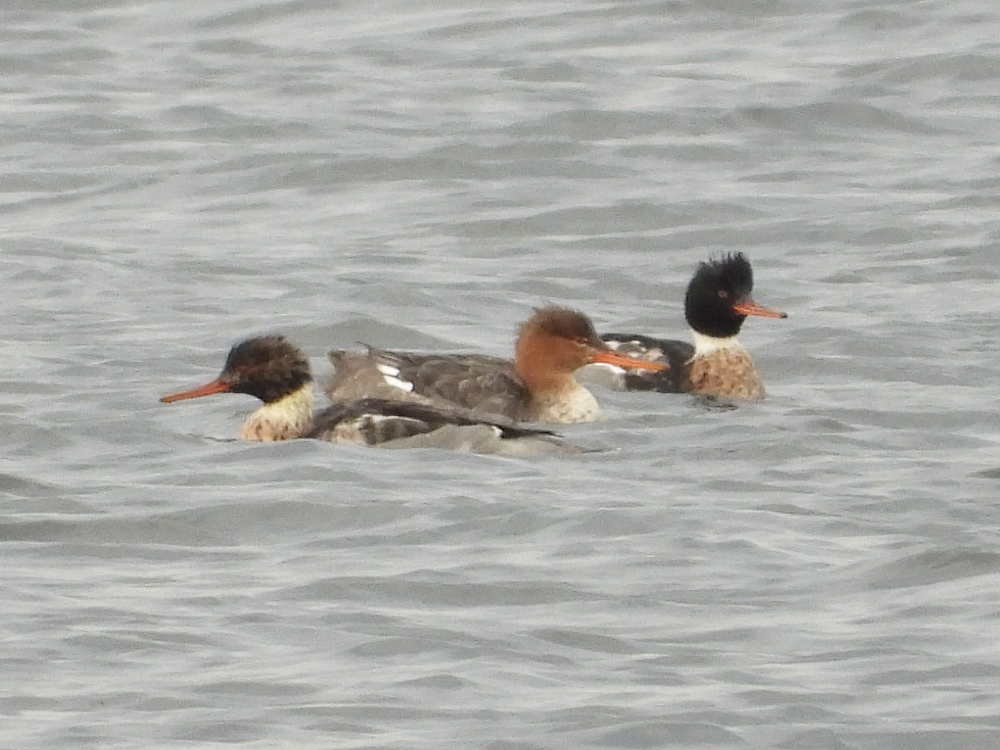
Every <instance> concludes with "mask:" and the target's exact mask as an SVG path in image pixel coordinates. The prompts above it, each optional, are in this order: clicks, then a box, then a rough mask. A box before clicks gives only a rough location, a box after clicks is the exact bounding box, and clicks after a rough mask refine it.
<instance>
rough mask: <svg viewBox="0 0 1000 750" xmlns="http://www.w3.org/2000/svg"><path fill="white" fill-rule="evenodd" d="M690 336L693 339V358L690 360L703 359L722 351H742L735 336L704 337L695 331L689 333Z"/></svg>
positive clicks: (741, 346)
mask: <svg viewBox="0 0 1000 750" xmlns="http://www.w3.org/2000/svg"><path fill="white" fill-rule="evenodd" d="M691 335H692V336H693V337H694V357H692V359H694V358H696V357H704V356H705V355H708V354H712V353H713V352H717V351H721V350H723V349H735V350H737V351H739V350H742V349H743V345H742V344H741V343H740V342H739V340H738V339H737V337H736V336H729V337H726V338H717V337H716V336H706V335H705V334H703V333H698V332H697V331H691Z"/></svg>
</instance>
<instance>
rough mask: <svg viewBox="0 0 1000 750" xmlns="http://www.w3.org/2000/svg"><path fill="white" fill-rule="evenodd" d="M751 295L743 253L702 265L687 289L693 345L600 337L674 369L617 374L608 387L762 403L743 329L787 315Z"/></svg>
mask: <svg viewBox="0 0 1000 750" xmlns="http://www.w3.org/2000/svg"><path fill="white" fill-rule="evenodd" d="M752 291H753V270H752V268H751V267H750V262H749V261H748V260H747V259H746V257H745V256H744V255H743V254H742V253H736V254H733V255H730V256H727V257H725V258H722V259H720V260H715V261H709V262H707V263H702V264H701V265H700V266H699V267H698V270H697V271H696V273H695V275H694V277H693V278H692V279H691V283H690V284H689V285H688V289H687V295H686V297H685V301H684V314H685V318H686V319H687V322H688V325H689V326H690V327H691V332H692V338H693V340H694V344H690V343H688V342H686V341H677V340H673V339H658V338H653V337H650V336H642V335H637V334H620V333H609V334H605V335H603V336H602V337H601V338H602V339H603V340H604V342H605V343H606V344H607V345H608V346H609V347H610V348H611V349H614V350H615V351H616V352H618V353H620V354H623V355H625V356H628V357H635V358H637V359H646V360H649V361H650V362H664V363H667V364H669V365H670V369H669V370H665V371H661V372H641V371H635V372H626V371H617V372H616V373H615V376H614V377H613V378H612V379H611V381H610V382H609V385H611V387H616V388H619V389H621V390H635V391H638V390H643V391H661V392H665V393H694V394H698V395H702V396H711V397H714V398H721V399H734V400H745V401H759V400H761V399H763V398H764V396H765V391H764V383H763V381H762V380H761V377H760V375H759V374H758V372H757V368H756V366H755V365H754V362H753V359H752V358H751V357H750V354H749V352H747V350H746V349H745V348H744V347H743V345H742V344H740V342H739V339H738V336H739V332H740V328H741V327H742V325H743V321H744V320H746V318H747V316H748V315H759V316H761V317H766V318H786V317H788V316H787V314H786V313H783V312H779V311H777V310H772V309H770V308H767V307H764V306H762V305H759V304H757V303H756V302H754V300H753V298H752V296H751V292H752ZM605 382H608V381H607V379H605Z"/></svg>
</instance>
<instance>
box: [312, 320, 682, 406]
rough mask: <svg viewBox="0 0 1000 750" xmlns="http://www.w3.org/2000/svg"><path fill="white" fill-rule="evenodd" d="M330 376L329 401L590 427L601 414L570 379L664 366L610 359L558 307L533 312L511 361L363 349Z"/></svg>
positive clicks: (589, 327)
mask: <svg viewBox="0 0 1000 750" xmlns="http://www.w3.org/2000/svg"><path fill="white" fill-rule="evenodd" d="M329 358H330V361H331V362H332V363H333V366H334V369H335V373H334V376H333V378H332V379H331V380H330V381H329V382H328V383H327V387H326V391H327V394H328V395H329V397H330V399H331V400H332V401H341V400H351V399H354V398H361V397H379V398H388V399H398V400H406V401H417V402H421V403H426V404H435V405H451V406H460V407H462V408H466V409H472V410H474V411H475V412H477V413H479V414H489V415H491V417H493V418H495V417H497V416H499V417H503V418H504V419H507V420H510V421H512V422H544V423H550V424H574V423H580V422H592V421H594V420H596V419H598V418H599V417H600V416H601V409H600V406H599V405H598V403H597V399H596V398H595V397H594V395H593V393H591V392H590V391H589V390H588V389H586V388H584V387H583V386H582V385H580V384H579V383H578V382H577V381H576V380H575V379H574V377H573V373H574V372H575V371H576V370H578V369H579V368H581V367H583V366H585V365H587V364H590V363H596V362H601V363H605V364H610V365H615V366H618V367H621V368H638V369H642V370H649V371H652V372H660V371H663V370H666V369H667V367H668V366H669V365H668V364H667V363H666V362H662V361H650V360H648V359H637V358H634V357H630V356H626V355H624V354H622V353H619V352H615V351H613V350H612V349H611V347H609V346H608V344H606V343H605V342H603V341H601V339H600V338H599V337H598V335H597V331H596V330H595V328H594V325H593V323H592V322H591V321H590V318H588V317H587V316H586V315H584V314H583V313H581V312H579V311H577V310H571V309H568V308H564V307H556V306H546V307H542V308H539V309H536V310H535V311H534V313H533V314H532V315H531V317H530V318H528V320H527V321H525V322H524V323H523V324H522V325H521V327H520V331H519V333H518V336H517V342H516V344H515V348H514V359H513V360H507V359H503V358H500V357H492V356H485V355H478V354H424V353H415V352H406V351H390V350H386V349H377V348H375V347H370V346H369V347H368V348H367V351H364V352H357V351H347V350H342V349H335V350H333V351H331V352H330V353H329Z"/></svg>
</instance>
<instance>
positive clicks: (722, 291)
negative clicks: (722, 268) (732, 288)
mask: <svg viewBox="0 0 1000 750" xmlns="http://www.w3.org/2000/svg"><path fill="white" fill-rule="evenodd" d="M728 296H729V292H727V291H726V290H725V289H720V290H719V297H720V298H721V299H726V298H727V297H728Z"/></svg>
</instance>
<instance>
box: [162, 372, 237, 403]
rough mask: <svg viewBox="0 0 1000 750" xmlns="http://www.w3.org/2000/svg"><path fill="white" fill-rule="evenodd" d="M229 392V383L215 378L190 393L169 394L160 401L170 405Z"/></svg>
mask: <svg viewBox="0 0 1000 750" xmlns="http://www.w3.org/2000/svg"><path fill="white" fill-rule="evenodd" d="M229 390H230V385H229V383H225V382H223V381H222V380H221V379H219V378H216V379H215V380H213V381H212V382H211V383H205V385H200V386H198V387H197V388H192V389H191V390H190V391H181V392H180V393H171V394H170V395H169V396H164V397H163V398H161V399H160V401H162V402H163V403H165V404H169V403H172V402H174V401H183V400H184V399H186V398H199V397H200V396H211V395H212V394H214V393H228V392H229Z"/></svg>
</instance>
